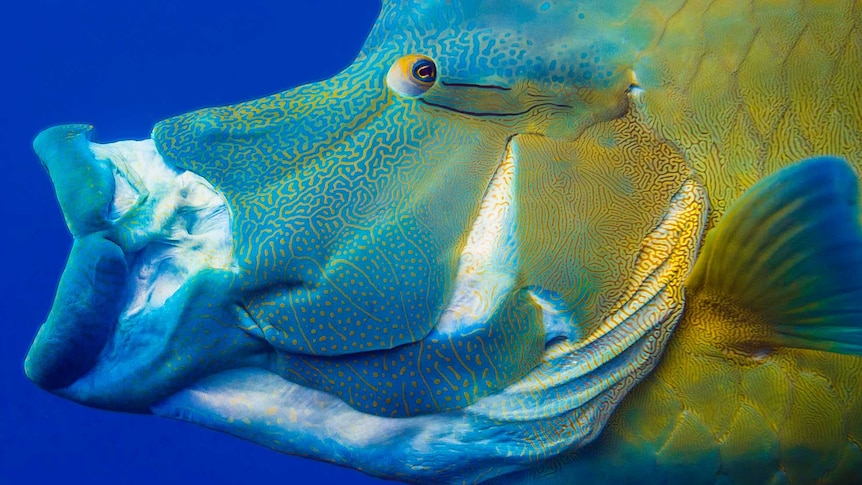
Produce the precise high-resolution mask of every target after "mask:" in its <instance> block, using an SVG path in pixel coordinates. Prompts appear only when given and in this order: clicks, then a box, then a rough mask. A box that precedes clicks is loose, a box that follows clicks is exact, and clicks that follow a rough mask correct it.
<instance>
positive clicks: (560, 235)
mask: <svg viewBox="0 0 862 485" xmlns="http://www.w3.org/2000/svg"><path fill="white" fill-rule="evenodd" d="M516 141H517V144H516V151H517V153H518V158H519V159H520V160H522V163H523V164H524V168H523V169H522V170H521V171H520V174H521V175H520V179H519V198H520V199H519V205H520V207H521V216H520V218H519V219H518V227H519V237H520V244H521V247H522V268H523V269H524V273H525V278H526V281H527V282H528V284H533V285H541V286H543V287H544V288H545V289H546V290H550V291H553V292H555V293H557V294H559V295H560V296H561V297H562V298H563V300H564V301H565V302H566V305H567V306H568V308H567V310H570V311H574V312H575V318H576V320H577V321H578V322H582V325H584V326H585V328H582V329H580V331H581V332H586V333H589V332H591V331H592V330H594V328H593V326H594V325H595V322H598V321H599V320H600V319H601V316H602V315H606V314H607V312H609V311H610V310H611V305H612V304H613V303H614V302H615V301H617V299H618V298H619V297H620V296H621V294H622V292H623V291H624V289H625V284H626V281H627V279H628V278H629V276H630V275H631V273H632V271H633V268H634V265H635V261H636V260H637V258H638V256H639V254H640V252H641V244H642V241H643V239H644V237H645V236H646V235H647V234H649V233H650V232H651V231H652V230H653V229H654V228H655V227H656V225H657V224H658V222H659V221H660V220H661V218H662V217H663V214H664V213H665V211H666V210H667V207H668V204H669V203H670V200H671V198H672V197H673V196H674V194H675V193H676V192H677V191H678V190H679V188H680V187H681V186H682V184H683V183H684V182H685V180H686V179H687V178H688V177H690V175H691V172H690V170H689V168H688V166H687V165H686V163H685V159H684V158H683V157H682V156H681V155H680V154H679V153H678V152H677V151H676V150H674V149H673V148H672V147H671V146H669V145H668V144H666V143H664V142H663V141H661V140H660V139H659V138H658V136H657V135H656V134H655V133H654V132H653V131H652V130H650V129H649V128H648V127H647V125H646V124H645V123H643V122H642V120H641V119H640V115H639V114H638V112H636V111H635V110H630V111H629V112H628V113H626V114H625V115H624V116H622V117H620V118H617V119H613V120H610V121H605V122H601V123H596V124H593V125H592V126H590V127H588V128H587V129H586V130H585V131H584V132H583V134H582V135H581V136H579V137H578V138H577V139H575V140H573V141H559V140H551V139H549V138H547V137H541V136H535V135H527V136H519V137H516ZM560 268H565V270H564V271H561V270H560Z"/></svg>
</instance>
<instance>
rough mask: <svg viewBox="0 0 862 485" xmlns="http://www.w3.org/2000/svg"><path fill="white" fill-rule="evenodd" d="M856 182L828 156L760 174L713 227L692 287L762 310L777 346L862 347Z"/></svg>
mask: <svg viewBox="0 0 862 485" xmlns="http://www.w3.org/2000/svg"><path fill="white" fill-rule="evenodd" d="M858 185H859V182H858V178H857V176H856V174H855V173H854V172H853V170H852V169H851V168H850V166H849V165H848V164H847V163H846V162H844V161H843V160H840V159H836V158H829V157H822V158H815V159H810V160H806V161H803V162H800V163H798V164H796V165H793V166H790V167H787V168H785V169H783V170H781V171H779V172H777V173H775V174H773V175H771V176H769V177H767V178H765V179H763V180H761V181H760V182H758V183H757V184H755V185H754V186H753V187H751V189H749V190H748V191H747V192H746V193H744V194H743V195H742V197H740V199H739V200H737V201H736V202H735V203H734V204H733V205H732V206H731V207H730V208H729V209H728V211H727V213H726V214H725V215H724V217H723V218H722V219H721V221H720V222H719V224H718V225H717V226H716V227H715V228H714V229H713V230H712V231H710V233H709V234H708V235H707V237H706V241H705V243H704V247H703V250H702V252H701V256H700V258H699V259H698V262H697V264H696V266H695V269H694V271H693V272H692V274H691V276H690V278H689V282H688V285H687V286H688V287H689V288H690V289H691V290H693V291H700V290H707V291H708V292H710V293H713V294H715V293H718V294H722V295H724V296H725V297H727V298H728V299H729V300H730V301H732V302H733V303H735V304H737V305H739V306H741V307H743V308H744V309H745V310H747V311H750V312H753V313H755V314H757V315H758V316H760V317H761V318H762V319H763V321H765V322H766V323H767V325H768V326H769V327H770V328H768V329H765V330H766V331H765V332H764V333H763V334H765V335H767V338H768V340H769V343H771V344H773V345H776V346H785V347H797V348H809V349H818V350H827V351H833V352H841V353H850V354H862V228H860V211H859V186H858Z"/></svg>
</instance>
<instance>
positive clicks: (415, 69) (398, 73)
mask: <svg viewBox="0 0 862 485" xmlns="http://www.w3.org/2000/svg"><path fill="white" fill-rule="evenodd" d="M435 81H437V65H436V64H434V61H433V60H431V58H430V57H426V56H423V55H420V54H409V55H406V56H404V57H401V58H400V59H398V60H397V61H395V63H394V64H392V67H391V68H389V73H388V74H387V75H386V84H388V85H389V87H390V88H391V89H392V90H393V91H395V92H396V93H398V94H399V95H401V96H405V97H408V98H415V97H416V96H421V95H422V94H423V93H425V91H428V90H429V89H431V86H433V85H434V82H435Z"/></svg>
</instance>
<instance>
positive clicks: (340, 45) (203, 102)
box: [0, 0, 389, 485]
mask: <svg viewBox="0 0 862 485" xmlns="http://www.w3.org/2000/svg"><path fill="white" fill-rule="evenodd" d="M379 8H380V5H379V2H378V1H374V0H327V1H325V2H323V1H321V2H316V1H311V0H302V1H299V0H294V1H277V0H242V1H238V2H234V1H232V2H227V1H223V0H211V1H200V0H193V1H188V0H146V1H124V0H88V1H83V0H65V1H59V0H26V1H19V2H7V3H6V4H4V6H3V12H2V14H0V46H2V47H0V66H2V67H0V73H2V74H0V87H2V91H0V93H2V98H3V107H2V109H1V110H0V117H2V118H0V127H2V130H0V150H2V152H0V166H2V175H0V181H2V191H0V197H2V202H0V220H2V221H3V225H2V228H0V230H2V237H0V244H2V252H0V257H2V258H3V262H4V265H3V266H4V267H3V271H2V277H0V295H2V296H0V298H2V302H0V311H2V314H0V324H2V326H3V333H2V338H0V483H2V484H7V483H8V484H18V483H28V484H41V483H87V484H103V483H104V484H138V483H142V484H174V483H177V484H179V483H198V482H201V483H203V482H205V483H207V484H211V485H216V484H240V483H242V484H262V483H284V484H289V483H345V482H346V483H354V484H363V483H384V482H382V481H379V480H375V479H373V478H370V477H366V476H365V475H362V474H360V473H358V472H354V471H351V470H348V469H343V468H339V467H336V466H333V465H328V464H324V463H320V462H315V461H311V460H305V459H300V458H295V457H291V456H287V455H281V454H278V453H275V452H273V451H271V450H268V449H266V448H263V447H260V446H258V445H254V444H251V443H248V442H245V441H242V440H239V439H236V438H232V437H230V436H227V435H224V434H220V433H217V432H214V431H209V430H206V429H203V428H199V427H196V426H192V425H189V424H186V423H181V422H178V421H171V420H167V419H162V418H157V417H153V416H140V415H129V414H120V413H112V412H108V411H100V410H94V409H89V408H85V407H83V406H80V405H77V404H74V403H72V402H70V401H66V400H63V399H60V398H57V397H54V396H53V395H51V394H49V393H47V392H44V391H42V390H40V389H38V388H37V387H36V386H35V385H33V384H31V383H30V382H29V381H28V380H27V379H26V378H25V376H24V373H23V370H22V363H23V360H24V356H25V354H26V352H27V349H28V348H29V345H30V342H31V340H32V338H33V336H34V335H35V333H36V330H37V329H38V326H39V324H40V323H41V322H42V321H43V320H44V318H45V317H46V315H47V312H48V310H49V309H50V305H51V301H52V299H53V296H54V290H55V288H56V285H57V280H58V278H59V276H60V274H61V271H62V269H63V266H64V265H65V260H66V256H67V254H68V251H69V248H70V246H71V238H70V236H69V234H68V231H67V230H66V227H65V225H64V222H63V218H62V215H61V213H60V210H59V206H58V205H57V202H56V199H55V198H54V194H53V190H52V187H51V183H50V181H49V179H48V177H47V174H46V173H45V171H44V170H43V169H42V167H41V165H40V164H39V162H38V160H37V158H36V156H35V155H34V154H33V151H32V149H31V145H30V143H31V141H32V139H33V137H34V136H35V135H36V134H37V133H38V132H39V131H40V130H41V129H43V128H46V127H48V126H51V125H55V124H60V123H70V122H86V123H92V124H94V125H95V126H96V135H95V138H94V139H95V140H96V141H100V142H109V141H115V140H119V139H142V138H146V137H147V136H148V135H149V132H150V129H151V127H152V125H153V124H154V123H155V122H157V121H159V120H161V119H163V118H166V117H169V116H172V115H175V114H179V113H182V112H186V111H190V110H193V109H196V108H201V107H204V106H212V105H220V104H227V103H234V102H238V101H244V100H247V99H251V98H256V97H260V96H263V95H267V94H271V93H273V92H278V91H282V90H284V89H287V88H290V87H293V86H295V85H298V84H302V83H306V82H310V81H315V80H319V79H322V78H326V77H329V76H331V75H332V74H334V73H336V72H337V71H339V70H340V69H342V68H343V67H345V66H346V65H348V64H349V63H350V61H351V60H352V59H353V57H354V56H355V54H356V53H357V51H358V50H359V48H360V46H361V44H362V41H363V40H364V38H365V36H366V35H367V33H368V31H369V29H370V28H371V25H372V23H373V22H374V19H375V17H376V15H377V12H378V10H379ZM387 483H389V482H387Z"/></svg>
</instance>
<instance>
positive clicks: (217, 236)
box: [90, 139, 236, 317]
mask: <svg viewBox="0 0 862 485" xmlns="http://www.w3.org/2000/svg"><path fill="white" fill-rule="evenodd" d="M90 150H91V151H92V153H93V156H94V157H95V158H96V159H97V160H105V161H108V162H110V163H111V165H112V169H113V174H114V197H113V200H112V202H111V207H110V208H109V211H108V217H109V220H111V221H112V222H113V224H114V231H115V235H116V239H117V240H116V242H117V244H119V245H120V247H121V248H123V251H124V252H125V253H126V255H127V256H128V257H129V265H130V268H129V269H130V279H131V281H130V282H129V285H130V292H131V297H130V301H129V302H128V304H127V306H126V308H125V310H124V312H123V317H129V316H131V315H135V314H137V313H140V312H145V311H148V310H152V309H156V308H159V307H161V306H162V305H163V304H164V303H165V301H166V300H167V299H168V298H169V297H170V296H171V295H173V294H174V293H176V291H177V290H178V289H179V288H180V287H181V286H182V285H183V284H184V283H185V282H186V281H187V280H188V279H189V278H191V277H192V276H193V275H194V274H195V273H197V272H199V271H200V270H202V269H206V268H213V269H227V270H234V269H235V268H236V261H235V260H234V254H233V238H232V235H231V227H230V224H231V215H230V209H229V207H228V205H227V201H226V200H225V198H224V196H223V195H222V194H220V193H219V192H218V191H217V190H216V189H215V188H214V187H213V186H212V185H211V184H210V183H209V182H207V181H206V180H205V179H204V178H203V177H201V176H199V175H197V174H194V173H192V172H189V171H183V170H180V169H178V168H176V167H174V166H173V165H172V164H171V163H170V162H168V161H166V160H165V159H164V158H163V157H162V156H161V154H159V152H158V150H156V147H155V143H154V142H153V140H151V139H147V140H142V141H120V142H116V143H109V144H99V143H90Z"/></svg>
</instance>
